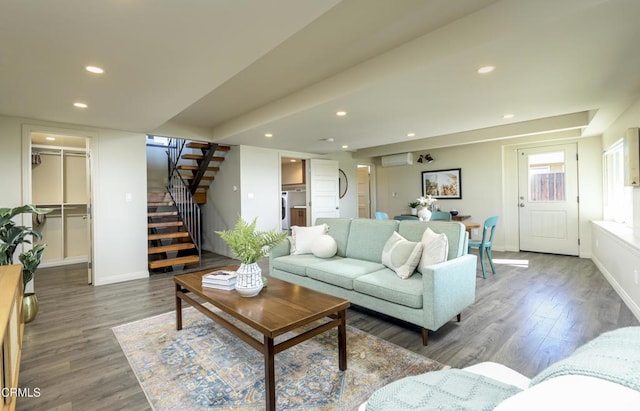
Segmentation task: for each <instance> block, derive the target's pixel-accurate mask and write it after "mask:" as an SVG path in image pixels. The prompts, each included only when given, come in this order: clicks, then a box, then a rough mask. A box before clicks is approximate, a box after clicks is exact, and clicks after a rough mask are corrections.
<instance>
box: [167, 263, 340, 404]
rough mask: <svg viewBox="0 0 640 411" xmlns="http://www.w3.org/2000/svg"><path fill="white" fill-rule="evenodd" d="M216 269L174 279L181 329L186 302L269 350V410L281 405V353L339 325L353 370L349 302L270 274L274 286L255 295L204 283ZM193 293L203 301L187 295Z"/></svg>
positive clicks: (266, 364) (260, 348) (266, 362)
mask: <svg viewBox="0 0 640 411" xmlns="http://www.w3.org/2000/svg"><path fill="white" fill-rule="evenodd" d="M237 268H238V267H220V268H217V269H216V270H233V271H235V270H236V269H237ZM211 271H214V270H212V269H210V270H205V271H199V272H195V273H189V274H183V275H177V276H175V277H174V278H173V281H174V282H175V287H176V328H177V329H178V330H181V329H182V301H183V300H184V301H185V302H187V303H189V304H191V305H192V306H193V307H195V308H196V309H197V310H198V311H200V312H202V313H203V314H204V315H206V316H207V317H209V318H211V319H212V320H214V321H216V322H217V323H219V324H220V325H222V326H224V327H225V328H226V329H228V330H229V331H231V332H232V333H234V334H235V335H237V336H238V337H240V339H241V340H243V341H244V342H246V343H247V344H249V345H250V346H252V347H253V348H255V349H256V350H258V351H260V352H262V353H263V354H264V376H265V380H264V386H265V397H266V409H267V410H275V409H276V390H275V371H274V364H275V358H274V356H275V354H277V353H279V352H281V351H284V350H286V349H287V348H290V347H293V346H294V345H296V344H299V343H301V342H303V341H306V340H308V339H309V338H312V337H314V336H316V335H318V334H321V333H323V332H325V331H327V330H330V329H332V328H334V327H338V367H339V369H340V370H341V371H344V370H346V369H347V324H346V323H347V321H346V309H347V308H348V307H349V301H347V300H343V299H342V298H337V297H333V296H330V295H327V294H323V293H320V292H317V291H314V290H310V289H308V288H304V287H301V286H299V285H295V284H291V283H288V282H286V281H282V280H279V279H277V278H271V277H270V278H269V282H268V286H267V287H266V288H264V289H262V291H261V292H260V294H258V295H257V296H255V297H250V298H245V297H241V296H240V295H239V294H238V293H237V292H236V291H226V290H217V289H214V288H206V287H204V288H203V287H202V276H203V275H204V274H207V273H210V272H211ZM188 293H192V294H193V295H196V296H198V297H199V299H198V300H196V299H194V298H192V297H191V296H189V295H187V294H188ZM205 302H208V303H211V304H212V305H213V306H215V307H217V308H219V309H220V310H222V311H224V312H225V313H227V314H229V315H231V316H233V317H234V318H237V319H238V320H240V321H241V322H243V323H245V324H247V325H248V326H250V327H251V328H253V329H254V330H256V331H259V332H260V333H261V334H262V335H263V336H264V338H263V341H260V340H258V339H256V338H254V337H252V336H251V335H249V334H247V333H245V332H244V331H242V330H241V329H239V328H238V327H236V326H235V325H233V324H232V323H230V322H229V321H228V320H226V319H224V318H222V317H221V316H219V315H218V314H216V313H214V312H212V311H211V310H209V309H208V308H207V307H206V306H204V305H203V304H204V303H205ZM325 317H329V318H330V320H328V321H327V322H325V323H323V324H321V325H318V326H317V327H315V328H312V329H310V330H307V331H304V332H302V333H300V334H297V335H296V336H294V337H292V338H289V339H288V340H285V341H282V342H279V343H278V344H274V339H275V338H276V337H277V336H279V335H282V334H284V333H287V332H289V331H292V330H295V329H297V328H300V327H301V326H303V325H306V324H310V323H312V322H314V321H316V320H319V319H322V318H325Z"/></svg>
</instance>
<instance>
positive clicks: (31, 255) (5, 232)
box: [0, 204, 51, 323]
mask: <svg viewBox="0 0 640 411" xmlns="http://www.w3.org/2000/svg"><path fill="white" fill-rule="evenodd" d="M50 211H51V209H48V208H37V207H35V206H33V205H31V204H27V205H23V206H20V207H14V208H0V265H8V264H13V263H14V260H13V256H14V255H15V251H16V248H17V247H18V246H19V245H21V244H32V241H33V239H39V240H42V233H40V232H39V231H36V230H34V229H33V228H31V227H27V226H22V225H17V224H16V222H15V221H13V218H14V217H15V216H17V215H19V214H39V215H40V214H46V213H48V212H50ZM45 247H46V244H44V243H38V244H35V245H34V247H33V248H31V249H29V250H27V251H25V252H23V253H21V254H20V255H19V257H18V258H19V259H20V262H21V263H22V266H23V268H22V285H23V288H24V289H25V290H26V287H27V284H28V283H29V282H30V281H31V280H32V279H33V276H34V274H35V272H36V270H37V269H38V266H39V265H40V262H41V261H42V254H43V253H44V249H45ZM22 305H23V309H22V311H23V318H24V322H25V323H28V322H30V321H32V320H33V319H34V318H35V316H36V314H37V313H38V298H37V296H36V294H35V293H26V292H25V293H24V298H23V300H22Z"/></svg>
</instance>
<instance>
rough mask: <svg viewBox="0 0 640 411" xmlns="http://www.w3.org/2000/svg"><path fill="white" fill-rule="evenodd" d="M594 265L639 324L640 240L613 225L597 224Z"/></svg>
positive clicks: (594, 230)
mask: <svg viewBox="0 0 640 411" xmlns="http://www.w3.org/2000/svg"><path fill="white" fill-rule="evenodd" d="M592 228H593V238H592V242H593V261H594V263H595V264H596V265H597V266H598V268H599V269H600V271H601V272H602V273H603V274H604V276H605V277H606V279H607V280H608V281H609V283H611V286H612V287H613V288H614V289H615V290H616V292H617V293H618V294H619V295H620V297H622V299H623V301H624V302H625V303H626V304H627V306H628V307H629V309H630V310H631V311H632V312H633V313H634V314H635V316H636V318H638V319H639V320H640V278H639V277H640V239H638V238H637V237H634V236H633V235H632V234H631V230H629V229H626V228H624V227H622V225H621V224H617V223H612V222H602V221H600V222H594V223H593V224H592Z"/></svg>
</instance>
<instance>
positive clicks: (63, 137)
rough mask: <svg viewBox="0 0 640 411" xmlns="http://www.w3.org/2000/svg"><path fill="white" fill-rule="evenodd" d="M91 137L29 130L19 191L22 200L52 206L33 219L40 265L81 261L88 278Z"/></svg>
mask: <svg viewBox="0 0 640 411" xmlns="http://www.w3.org/2000/svg"><path fill="white" fill-rule="evenodd" d="M90 141H91V139H90V138H89V137H84V136H79V135H74V134H66V133H62V132H60V131H59V130H56V131H55V132H48V131H47V130H41V129H34V130H29V132H28V133H26V134H25V155H26V156H28V157H27V158H26V159H25V160H26V161H25V173H24V176H25V177H24V179H25V181H24V186H25V190H24V196H23V197H24V203H25V204H34V205H36V206H37V207H39V208H49V209H51V212H49V213H47V214H45V215H43V216H40V217H39V218H35V219H34V220H33V221H32V223H33V224H32V226H33V228H34V230H36V231H40V232H41V233H42V235H43V239H42V240H41V242H43V243H46V244H47V247H46V248H45V250H44V253H43V256H42V263H41V264H40V266H41V267H43V268H44V267H54V266H62V265H69V264H78V263H86V264H87V282H88V283H89V284H92V283H93V276H92V267H91V256H92V240H93V239H92V233H91V154H90V153H91V151H90Z"/></svg>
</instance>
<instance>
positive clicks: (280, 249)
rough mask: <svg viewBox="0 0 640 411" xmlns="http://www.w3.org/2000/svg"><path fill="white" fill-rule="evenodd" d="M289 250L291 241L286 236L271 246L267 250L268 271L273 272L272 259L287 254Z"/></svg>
mask: <svg viewBox="0 0 640 411" xmlns="http://www.w3.org/2000/svg"><path fill="white" fill-rule="evenodd" d="M290 250H291V243H290V242H289V239H288V238H285V239H284V241H283V242H281V243H280V244H278V245H277V246H275V247H273V248H272V249H271V251H270V252H269V273H272V272H273V259H274V258H278V257H282V256H285V255H289V254H290V252H291V251H290Z"/></svg>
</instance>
